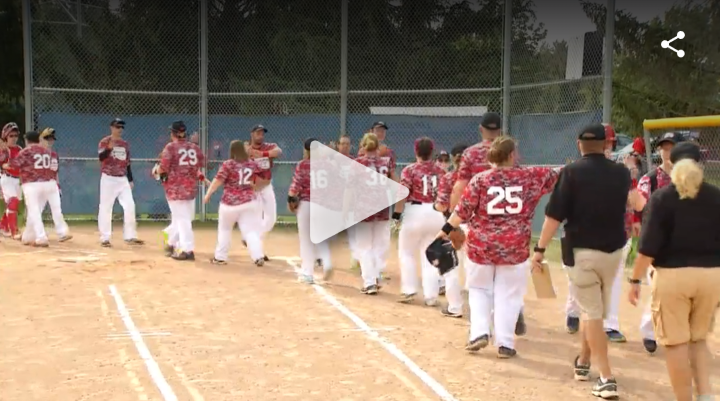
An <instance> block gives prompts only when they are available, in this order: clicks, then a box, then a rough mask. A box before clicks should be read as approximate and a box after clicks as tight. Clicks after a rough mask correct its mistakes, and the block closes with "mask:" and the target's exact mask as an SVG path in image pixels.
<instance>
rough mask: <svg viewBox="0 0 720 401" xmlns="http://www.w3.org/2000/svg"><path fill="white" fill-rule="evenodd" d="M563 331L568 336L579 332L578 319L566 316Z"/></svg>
mask: <svg viewBox="0 0 720 401" xmlns="http://www.w3.org/2000/svg"><path fill="white" fill-rule="evenodd" d="M565 330H566V331H567V332H568V333H569V334H575V333H577V332H578V330H580V318H579V317H573V316H568V317H567V319H566V320H565Z"/></svg>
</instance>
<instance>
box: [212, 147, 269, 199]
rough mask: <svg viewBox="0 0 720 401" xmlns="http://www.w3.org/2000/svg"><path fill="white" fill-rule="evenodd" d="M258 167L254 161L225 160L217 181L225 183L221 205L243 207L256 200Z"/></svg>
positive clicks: (216, 177)
mask: <svg viewBox="0 0 720 401" xmlns="http://www.w3.org/2000/svg"><path fill="white" fill-rule="evenodd" d="M258 171H259V170H258V166H257V163H255V162H254V161H252V160H248V161H244V162H238V161H235V160H232V159H230V160H225V161H224V162H223V164H221V165H220V171H218V173H217V175H216V176H215V179H217V180H221V181H222V182H223V194H222V198H220V203H222V204H223V205H228V206H237V205H243V204H245V203H248V202H252V201H253V200H255V198H256V195H255V188H254V187H253V185H254V183H255V177H256V175H257V173H258Z"/></svg>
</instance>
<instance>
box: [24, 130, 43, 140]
mask: <svg viewBox="0 0 720 401" xmlns="http://www.w3.org/2000/svg"><path fill="white" fill-rule="evenodd" d="M25 140H26V141H28V142H34V143H37V142H40V134H39V133H38V132H37V131H28V132H26V133H25Z"/></svg>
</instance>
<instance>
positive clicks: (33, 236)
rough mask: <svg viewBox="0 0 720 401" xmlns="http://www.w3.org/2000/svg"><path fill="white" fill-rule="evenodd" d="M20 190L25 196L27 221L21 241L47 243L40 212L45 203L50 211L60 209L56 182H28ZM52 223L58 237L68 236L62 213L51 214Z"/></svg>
mask: <svg viewBox="0 0 720 401" xmlns="http://www.w3.org/2000/svg"><path fill="white" fill-rule="evenodd" d="M22 190H23V192H24V194H25V209H26V214H27V221H26V223H25V230H23V233H22V241H23V242H25V243H32V242H37V243H47V241H48V238H47V234H46V233H45V226H44V225H43V221H42V211H43V209H44V208H45V204H46V203H50V210H56V211H58V210H61V209H60V192H59V190H58V187H57V182H55V180H52V181H43V182H28V183H25V184H23V186H22ZM52 217H53V223H54V224H55V230H56V232H57V235H58V236H59V237H63V236H65V235H67V234H68V226H67V224H66V223H65V220H64V219H63V215H62V213H53V214H52Z"/></svg>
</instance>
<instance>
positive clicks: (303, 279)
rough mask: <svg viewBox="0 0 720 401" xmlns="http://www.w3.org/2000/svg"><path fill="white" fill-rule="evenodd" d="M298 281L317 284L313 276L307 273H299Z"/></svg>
mask: <svg viewBox="0 0 720 401" xmlns="http://www.w3.org/2000/svg"><path fill="white" fill-rule="evenodd" d="M298 283H303V284H315V279H314V278H313V276H309V275H307V274H300V275H298Z"/></svg>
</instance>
